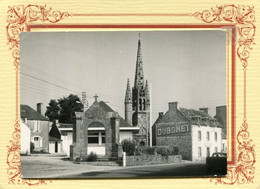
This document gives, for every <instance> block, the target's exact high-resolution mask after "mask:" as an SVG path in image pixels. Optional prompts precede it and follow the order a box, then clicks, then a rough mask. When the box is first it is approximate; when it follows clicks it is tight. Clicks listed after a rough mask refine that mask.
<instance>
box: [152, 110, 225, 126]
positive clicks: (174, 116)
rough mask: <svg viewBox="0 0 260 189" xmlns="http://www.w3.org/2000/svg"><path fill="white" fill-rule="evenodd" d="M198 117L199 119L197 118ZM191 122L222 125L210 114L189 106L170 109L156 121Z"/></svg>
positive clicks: (194, 123) (203, 124)
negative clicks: (174, 109) (188, 107)
mask: <svg viewBox="0 0 260 189" xmlns="http://www.w3.org/2000/svg"><path fill="white" fill-rule="evenodd" d="M196 117H197V119H196ZM181 122H183V123H184V122H189V123H190V124H193V125H202V126H207V125H209V126H211V127H222V125H221V124H220V123H219V122H218V121H217V120H214V119H213V118H212V117H211V116H210V115H209V114H207V113H205V112H202V111H199V110H194V109H187V108H179V109H177V110H176V111H172V110H168V111H167V112H166V113H165V114H164V115H163V116H161V118H160V117H158V119H157V120H156V121H155V123H154V124H153V125H155V124H157V123H181Z"/></svg>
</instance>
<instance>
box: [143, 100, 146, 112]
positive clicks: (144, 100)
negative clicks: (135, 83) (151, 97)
mask: <svg viewBox="0 0 260 189" xmlns="http://www.w3.org/2000/svg"><path fill="white" fill-rule="evenodd" d="M143 108H144V110H145V108H146V107H145V99H144V100H143Z"/></svg>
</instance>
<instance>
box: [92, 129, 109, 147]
mask: <svg viewBox="0 0 260 189" xmlns="http://www.w3.org/2000/svg"><path fill="white" fill-rule="evenodd" d="M88 143H89V144H97V145H101V144H105V143H106V136H105V131H99V132H98V131H89V132H88Z"/></svg>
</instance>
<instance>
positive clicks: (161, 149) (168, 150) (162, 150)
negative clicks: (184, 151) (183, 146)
mask: <svg viewBox="0 0 260 189" xmlns="http://www.w3.org/2000/svg"><path fill="white" fill-rule="evenodd" d="M156 152H157V153H158V154H161V155H162V156H170V155H178V154H179V148H178V147H177V146H157V147H156Z"/></svg>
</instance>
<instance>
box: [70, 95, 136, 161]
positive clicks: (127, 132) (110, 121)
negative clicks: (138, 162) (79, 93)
mask: <svg viewBox="0 0 260 189" xmlns="http://www.w3.org/2000/svg"><path fill="white" fill-rule="evenodd" d="M95 98H96V99H95V102H94V103H93V104H92V105H91V106H90V107H89V108H88V109H87V110H86V111H85V112H76V113H75V114H76V124H75V126H74V128H73V134H74V135H73V144H72V145H71V146H70V157H71V159H76V158H81V159H83V160H84V159H86V158H87V155H88V154H89V153H91V152H94V153H96V154H97V155H98V156H103V157H107V158H117V157H119V156H121V155H122V154H120V153H122V146H121V141H122V140H124V139H130V140H131V139H132V137H133V134H135V133H138V131H139V128H138V127H133V126H132V125H130V124H129V123H127V122H126V121H125V120H124V119H123V118H122V117H120V116H119V115H118V113H117V112H115V111H114V110H113V109H111V108H110V107H109V106H108V105H107V104H106V103H105V102H103V101H100V102H98V101H97V96H95Z"/></svg>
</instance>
